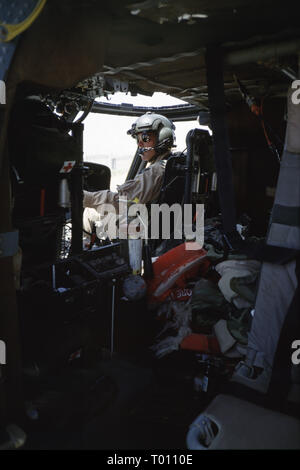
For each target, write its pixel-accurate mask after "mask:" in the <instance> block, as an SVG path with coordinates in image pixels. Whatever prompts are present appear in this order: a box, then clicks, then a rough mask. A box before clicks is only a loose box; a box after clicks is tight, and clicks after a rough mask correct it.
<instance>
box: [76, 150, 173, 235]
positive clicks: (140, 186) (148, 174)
mask: <svg viewBox="0 0 300 470" xmlns="http://www.w3.org/2000/svg"><path fill="white" fill-rule="evenodd" d="M169 154H170V152H167V153H165V154H163V155H160V156H159V157H158V158H157V159H156V160H155V161H154V162H153V163H151V164H150V165H149V166H148V167H147V168H146V169H145V170H143V171H142V172H141V173H139V174H137V175H136V177H135V178H134V179H133V180H128V181H126V182H125V183H124V184H122V185H119V186H117V190H118V191H117V192H113V191H110V190H102V191H95V192H89V191H84V192H83V207H85V208H86V209H85V211H84V214H83V228H84V230H85V231H86V232H88V233H92V228H93V224H94V222H98V224H97V225H99V221H100V214H99V213H98V212H97V208H99V207H100V206H101V205H102V204H112V205H113V206H114V207H115V209H116V212H118V208H119V198H120V197H125V196H126V198H127V200H128V201H133V200H135V199H138V201H139V203H140V204H146V203H148V202H151V201H156V200H157V199H158V196H159V193H160V190H161V187H162V183H163V177H164V172H165V163H166V157H168V155H169Z"/></svg>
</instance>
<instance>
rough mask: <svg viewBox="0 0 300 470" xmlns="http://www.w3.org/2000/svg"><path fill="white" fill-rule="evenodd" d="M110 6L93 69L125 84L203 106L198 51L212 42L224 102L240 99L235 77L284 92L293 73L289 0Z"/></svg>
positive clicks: (299, 46) (295, 32) (294, 34)
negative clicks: (99, 63) (217, 51)
mask: <svg viewBox="0 0 300 470" xmlns="http://www.w3.org/2000/svg"><path fill="white" fill-rule="evenodd" d="M111 8H112V13H113V15H115V19H114V21H113V24H112V28H111V30H110V34H109V40H108V47H107V50H106V56H105V63H104V66H103V70H102V72H101V75H102V76H103V77H104V78H105V79H112V78H113V79H117V80H119V81H120V82H121V83H122V82H123V83H128V84H129V89H132V90H135V89H136V90H138V91H140V92H144V93H146V94H147V93H150V94H151V93H153V92H154V91H161V92H165V93H168V94H171V95H172V96H175V97H177V98H180V99H182V100H184V101H187V102H189V103H191V104H194V105H197V106H199V107H200V108H203V109H207V107H208V98H207V86H206V61H205V52H206V47H207V46H210V45H216V44H217V45H220V46H221V47H222V50H223V53H224V88H225V93H226V98H227V100H228V103H231V102H233V101H235V100H236V99H240V92H239V87H238V85H237V81H236V77H237V78H238V79H239V80H241V81H242V83H243V84H244V85H245V86H246V88H247V90H248V91H249V93H251V94H252V95H254V96H257V97H260V96H266V95H268V96H269V95H271V96H278V95H285V94H286V89H287V86H288V84H289V82H290V81H291V80H292V79H295V78H297V73H298V64H297V52H298V50H300V28H299V26H298V19H297V17H298V15H297V12H296V11H295V6H294V5H293V3H292V2H274V1H269V0H261V1H257V0H254V1H253V0H250V1H249V0H246V1H244V0H236V1H232V0H223V1H221V0H215V1H205V0H204V1H201V0H200V1H197V0H188V1H183V0H174V1H171V0H146V1H143V0H142V1H139V2H134V3H130V2H113V3H112V7H111ZM121 86H122V85H121ZM125 91H126V85H125Z"/></svg>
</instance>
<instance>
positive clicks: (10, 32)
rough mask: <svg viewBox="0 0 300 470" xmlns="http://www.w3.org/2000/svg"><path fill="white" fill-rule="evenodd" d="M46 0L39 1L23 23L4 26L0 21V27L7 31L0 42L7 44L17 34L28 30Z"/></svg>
mask: <svg viewBox="0 0 300 470" xmlns="http://www.w3.org/2000/svg"><path fill="white" fill-rule="evenodd" d="M45 3H46V0H39V1H38V2H37V4H36V6H35V8H34V9H33V11H32V12H31V13H30V15H29V16H28V17H27V18H25V20H24V21H22V22H21V23H18V24H5V23H2V22H1V21H0V26H2V27H4V28H5V29H6V31H7V34H6V36H5V38H4V39H2V40H1V39H0V42H9V41H11V40H12V39H14V38H15V37H16V36H18V34H21V33H23V31H25V29H27V28H29V26H30V25H31V24H32V23H33V22H34V20H35V19H36V18H37V17H38V15H39V14H40V13H41V11H42V9H43V8H44V6H45Z"/></svg>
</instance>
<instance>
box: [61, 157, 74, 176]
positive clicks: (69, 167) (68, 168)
mask: <svg viewBox="0 0 300 470" xmlns="http://www.w3.org/2000/svg"><path fill="white" fill-rule="evenodd" d="M75 163H76V161H75V160H72V161H67V162H64V164H63V166H62V167H61V169H60V170H59V172H60V173H70V171H72V170H73V167H74V165H75Z"/></svg>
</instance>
